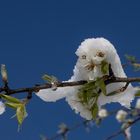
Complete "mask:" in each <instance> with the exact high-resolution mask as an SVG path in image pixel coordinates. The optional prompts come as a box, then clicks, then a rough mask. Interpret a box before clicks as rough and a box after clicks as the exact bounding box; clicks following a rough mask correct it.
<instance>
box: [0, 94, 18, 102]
mask: <svg viewBox="0 0 140 140" xmlns="http://www.w3.org/2000/svg"><path fill="white" fill-rule="evenodd" d="M0 97H1V98H3V99H4V100H6V101H9V102H12V103H21V101H20V100H19V99H17V98H14V97H12V96H9V95H5V94H0Z"/></svg>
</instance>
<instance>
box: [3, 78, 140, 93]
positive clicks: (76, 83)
mask: <svg viewBox="0 0 140 140" xmlns="http://www.w3.org/2000/svg"><path fill="white" fill-rule="evenodd" d="M117 82H126V83H131V82H140V77H132V78H123V77H111V78H110V77H109V78H108V79H107V80H105V84H106V85H108V84H111V83H117ZM85 83H87V81H73V82H62V83H60V82H59V83H56V86H57V87H68V86H79V85H83V84H85ZM48 88H52V84H49V83H46V84H42V85H35V86H33V87H25V88H17V89H8V92H7V88H6V87H2V88H0V92H1V93H2V94H8V95H11V94H16V93H21V92H27V93H29V92H32V93H33V92H34V93H36V92H38V91H39V90H41V89H48Z"/></svg>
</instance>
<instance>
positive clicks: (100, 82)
mask: <svg viewBox="0 0 140 140" xmlns="http://www.w3.org/2000/svg"><path fill="white" fill-rule="evenodd" d="M95 85H96V86H98V87H99V88H100V89H101V91H102V93H103V94H104V95H105V96H106V95H107V93H106V85H105V83H104V80H103V79H102V78H97V80H96V83H95Z"/></svg>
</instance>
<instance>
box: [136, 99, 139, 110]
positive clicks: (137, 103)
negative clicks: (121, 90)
mask: <svg viewBox="0 0 140 140" xmlns="http://www.w3.org/2000/svg"><path fill="white" fill-rule="evenodd" d="M136 108H137V109H140V99H138V100H137V102H136Z"/></svg>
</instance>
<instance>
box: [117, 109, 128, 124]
mask: <svg viewBox="0 0 140 140" xmlns="http://www.w3.org/2000/svg"><path fill="white" fill-rule="evenodd" d="M126 116H127V112H126V111H124V110H119V111H118V112H117V115H116V119H117V120H118V122H123V121H124V120H125V119H126Z"/></svg>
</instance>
